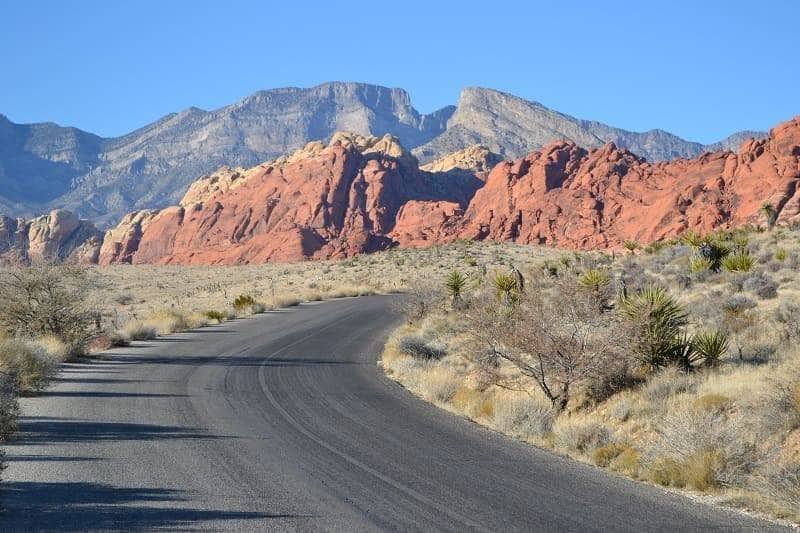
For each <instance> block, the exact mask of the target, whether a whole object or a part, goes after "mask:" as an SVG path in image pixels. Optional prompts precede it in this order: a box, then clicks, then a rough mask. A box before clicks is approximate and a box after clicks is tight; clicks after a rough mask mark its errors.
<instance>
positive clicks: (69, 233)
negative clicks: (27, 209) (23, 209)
mask: <svg viewBox="0 0 800 533" xmlns="http://www.w3.org/2000/svg"><path fill="white" fill-rule="evenodd" d="M102 242H103V232H101V231H98V230H97V228H95V227H94V225H93V224H92V223H91V222H88V221H85V220H80V219H78V217H77V216H76V215H74V214H73V213H70V212H69V211H64V210H56V211H53V212H52V213H50V214H48V215H44V216H40V217H37V218H34V219H31V220H25V219H22V218H18V219H12V218H8V217H6V216H1V215H0V263H17V262H28V261H31V260H34V261H35V260H46V261H52V260H66V261H77V262H79V263H96V262H97V260H98V253H99V252H100V246H101V244H102Z"/></svg>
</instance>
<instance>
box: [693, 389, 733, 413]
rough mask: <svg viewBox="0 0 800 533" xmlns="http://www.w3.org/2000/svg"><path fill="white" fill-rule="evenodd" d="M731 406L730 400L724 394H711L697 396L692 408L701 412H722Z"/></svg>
mask: <svg viewBox="0 0 800 533" xmlns="http://www.w3.org/2000/svg"><path fill="white" fill-rule="evenodd" d="M730 405H731V399H730V398H728V397H727V396H725V395H724V394H719V393H712V394H703V395H702V396H698V397H697V398H696V399H695V400H694V403H693V406H694V407H696V408H697V409H699V410H701V411H722V410H724V409H726V408H728V407H729V406H730Z"/></svg>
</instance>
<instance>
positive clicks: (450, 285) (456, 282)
mask: <svg viewBox="0 0 800 533" xmlns="http://www.w3.org/2000/svg"><path fill="white" fill-rule="evenodd" d="M466 286H467V276H465V275H464V274H462V273H461V272H459V271H458V270H453V271H452V272H450V273H449V274H448V275H447V277H446V278H445V280H444V288H445V290H447V294H448V295H449V296H450V299H451V301H452V305H453V309H456V308H457V307H459V306H460V305H461V302H462V301H463V299H464V289H465V288H466Z"/></svg>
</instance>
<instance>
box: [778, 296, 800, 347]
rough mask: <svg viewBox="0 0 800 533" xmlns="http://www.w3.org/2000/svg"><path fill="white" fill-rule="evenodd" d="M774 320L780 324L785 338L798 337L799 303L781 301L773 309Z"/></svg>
mask: <svg viewBox="0 0 800 533" xmlns="http://www.w3.org/2000/svg"><path fill="white" fill-rule="evenodd" d="M775 321H776V322H777V323H778V324H780V327H781V330H782V333H783V336H784V337H785V338H786V339H787V340H795V339H800V305H798V304H796V303H794V302H782V303H781V305H780V306H778V308H777V309H776V310H775Z"/></svg>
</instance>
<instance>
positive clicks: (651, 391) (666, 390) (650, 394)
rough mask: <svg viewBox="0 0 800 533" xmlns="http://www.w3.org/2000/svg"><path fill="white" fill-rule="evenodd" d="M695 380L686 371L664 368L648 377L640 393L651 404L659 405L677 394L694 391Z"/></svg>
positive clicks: (695, 386)
mask: <svg viewBox="0 0 800 533" xmlns="http://www.w3.org/2000/svg"><path fill="white" fill-rule="evenodd" d="M696 388H697V380H696V379H695V378H694V376H692V375H691V374H689V373H687V372H686V371H683V370H679V369H677V368H674V367H673V368H666V369H664V370H662V371H661V372H659V373H658V374H657V375H655V376H654V377H653V378H652V379H650V380H649V381H648V382H647V383H646V384H645V386H644V388H643V389H642V395H643V396H644V397H645V399H647V401H648V402H650V403H651V404H653V405H661V404H662V403H663V402H664V401H665V400H667V399H668V398H670V397H672V396H676V395H678V394H683V393H688V392H694V391H695V390H696Z"/></svg>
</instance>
